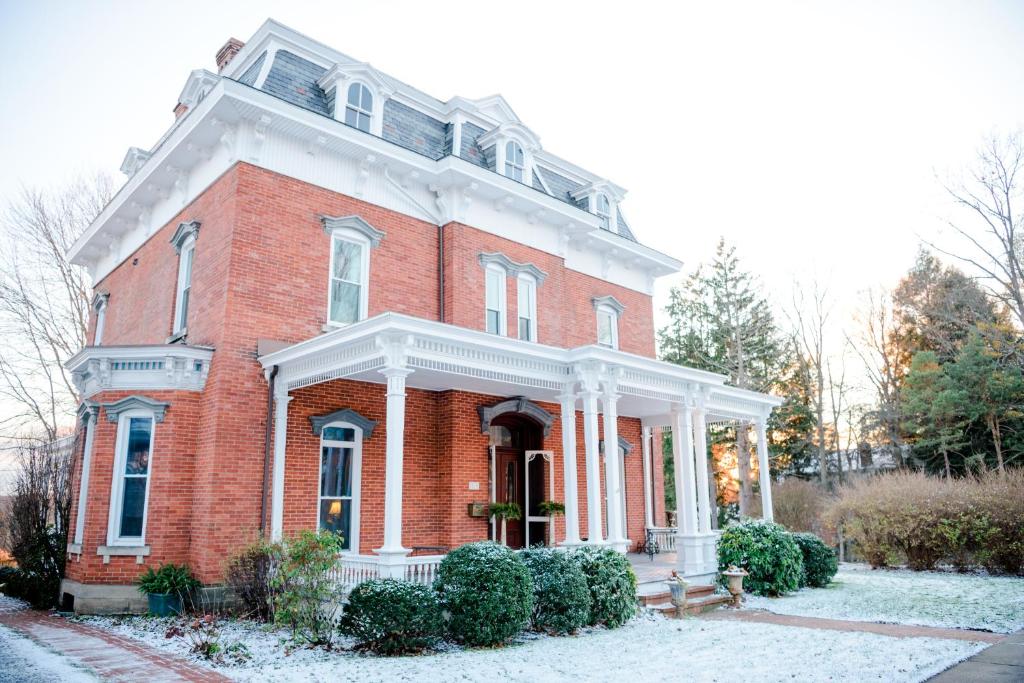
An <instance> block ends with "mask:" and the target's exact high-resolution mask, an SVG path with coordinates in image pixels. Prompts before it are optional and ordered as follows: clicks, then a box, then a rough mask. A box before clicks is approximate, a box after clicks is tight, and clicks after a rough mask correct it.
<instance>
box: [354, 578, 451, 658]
mask: <svg viewBox="0 0 1024 683" xmlns="http://www.w3.org/2000/svg"><path fill="white" fill-rule="evenodd" d="M338 629H339V630H340V631H341V632H342V634H344V635H346V636H350V637H352V638H355V639H356V641H357V647H359V648H360V649H363V650H369V651H370V652H376V653H377V654H382V655H400V654H407V653H410V652H419V651H421V650H423V649H425V648H428V647H432V646H433V645H435V644H436V643H437V642H438V640H440V639H441V637H442V636H443V635H444V619H443V618H442V617H441V603H440V602H439V601H438V599H437V594H436V593H435V592H434V591H433V589H431V588H430V587H429V586H423V585H420V584H418V583H412V582H411V581H400V580H398V579H371V580H369V581H364V582H363V583H361V584H359V585H358V586H356V587H355V588H354V589H353V590H352V592H351V593H350V594H349V596H348V605H346V606H345V612H344V614H342V616H341V621H340V622H339V623H338Z"/></svg>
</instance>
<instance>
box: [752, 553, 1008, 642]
mask: <svg viewBox="0 0 1024 683" xmlns="http://www.w3.org/2000/svg"><path fill="white" fill-rule="evenodd" d="M745 606H746V607H748V608H753V609H765V610H768V611H769V612H774V613H776V614H789V615H796V616H804V617H824V618H828V619H850V620H854V621H877V622H884V623H892V624H913V625H915V626H942V627H946V628H966V629H977V630H984V631H994V632H996V633H1012V632H1014V631H1019V630H1020V629H1022V628H1024V579H1022V578H1015V577H1005V576H983V575H977V574H956V573H948V572H913V571H909V570H897V569H878V570H872V569H870V568H869V567H868V566H867V565H859V564H844V565H842V566H841V567H840V569H839V573H838V574H837V575H836V578H835V580H834V582H833V583H832V585H830V586H829V587H827V588H805V589H803V590H801V591H799V592H797V593H793V594H792V595H788V596H785V597H782V598H759V597H756V596H749V597H748V598H747V599H746V602H745Z"/></svg>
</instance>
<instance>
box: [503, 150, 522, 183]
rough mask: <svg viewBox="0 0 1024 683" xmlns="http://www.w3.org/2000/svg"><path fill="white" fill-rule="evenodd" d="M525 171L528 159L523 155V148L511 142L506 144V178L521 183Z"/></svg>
mask: <svg viewBox="0 0 1024 683" xmlns="http://www.w3.org/2000/svg"><path fill="white" fill-rule="evenodd" d="M525 169H526V159H525V157H524V155H523V148H522V147H520V146H519V144H518V143H516V142H514V141H512V140H509V141H508V142H507V143H506V144H505V177H506V178H511V179H512V180H516V181H519V182H520V183H521V182H523V173H524V171H525Z"/></svg>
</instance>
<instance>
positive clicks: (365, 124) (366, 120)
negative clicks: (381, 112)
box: [356, 112, 370, 133]
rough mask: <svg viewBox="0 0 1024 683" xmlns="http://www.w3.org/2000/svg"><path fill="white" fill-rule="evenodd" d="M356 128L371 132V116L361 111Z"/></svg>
mask: <svg viewBox="0 0 1024 683" xmlns="http://www.w3.org/2000/svg"><path fill="white" fill-rule="evenodd" d="M356 128H358V129H359V130H361V131H363V132H364V133H369V132H370V117H369V116H367V115H366V114H364V113H362V112H360V113H359V117H358V120H357V121H356Z"/></svg>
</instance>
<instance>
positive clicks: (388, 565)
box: [374, 339, 412, 579]
mask: <svg viewBox="0 0 1024 683" xmlns="http://www.w3.org/2000/svg"><path fill="white" fill-rule="evenodd" d="M409 343H410V341H409V340H405V339H388V340H385V341H383V342H382V343H381V344H380V345H381V347H382V348H383V350H384V354H385V366H384V367H383V368H382V369H381V370H380V372H381V374H382V375H384V377H386V378H387V412H386V415H385V419H384V424H385V438H386V442H385V454H384V545H383V546H381V547H380V548H377V549H376V550H374V552H375V553H377V554H378V555H379V556H380V575H381V576H382V577H384V578H393V579H403V578H405V557H406V556H407V555H408V554H409V552H410V551H409V548H404V547H402V468H403V460H404V457H405V379H406V377H408V376H409V375H410V374H412V370H411V369H410V368H409V367H408V366H407V365H406V362H405V349H406V348H407V346H408V344H409Z"/></svg>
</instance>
